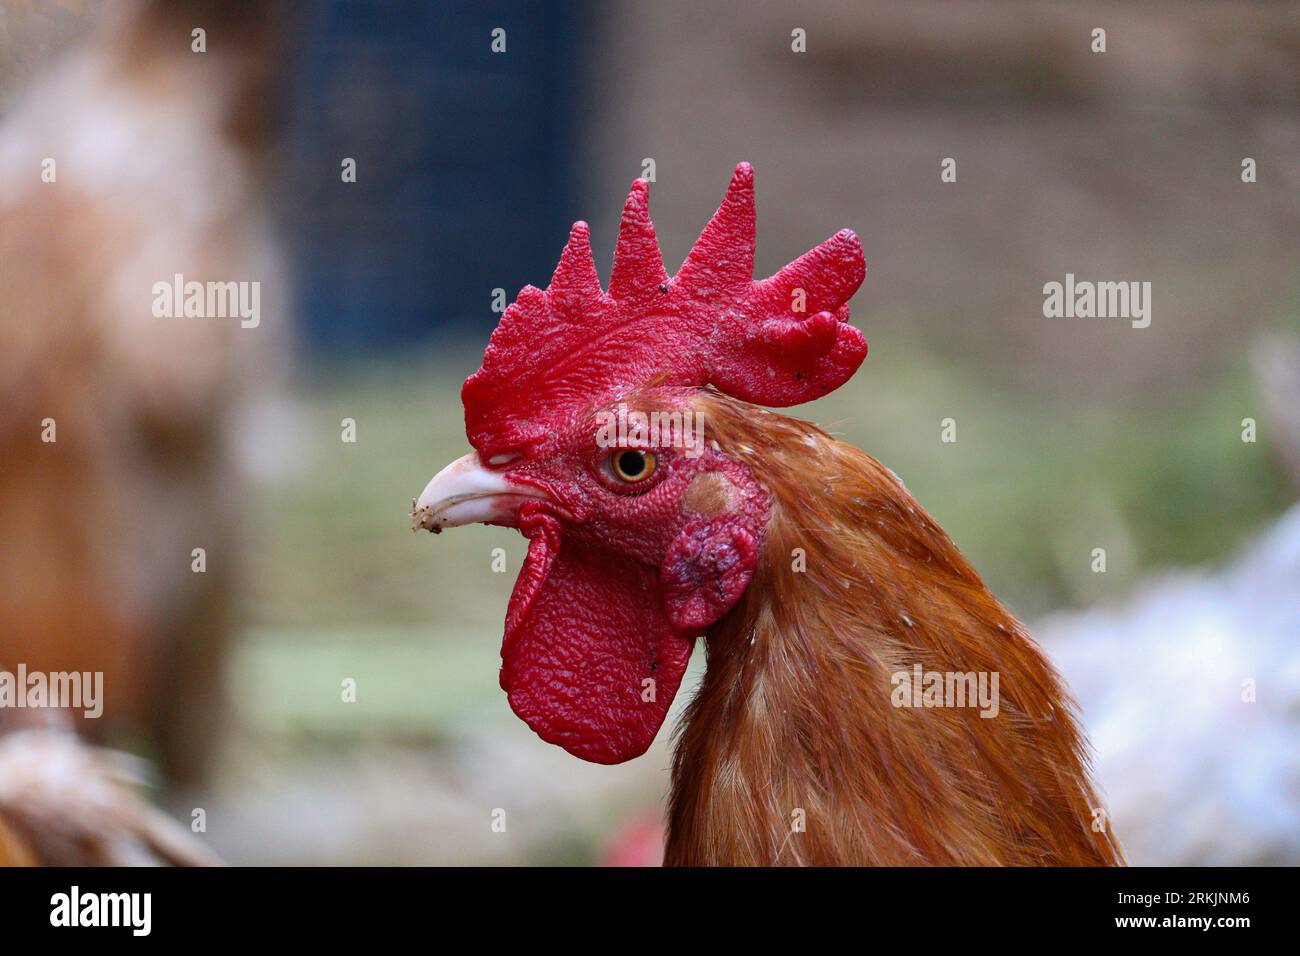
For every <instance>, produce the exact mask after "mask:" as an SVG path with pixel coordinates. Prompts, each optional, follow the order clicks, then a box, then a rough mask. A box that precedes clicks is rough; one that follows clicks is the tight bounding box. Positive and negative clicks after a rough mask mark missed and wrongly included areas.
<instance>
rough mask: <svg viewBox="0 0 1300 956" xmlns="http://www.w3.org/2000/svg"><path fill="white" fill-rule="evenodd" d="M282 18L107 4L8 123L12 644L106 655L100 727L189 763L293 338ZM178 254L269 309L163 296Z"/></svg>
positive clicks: (6, 616) (201, 763) (194, 1)
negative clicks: (278, 93)
mask: <svg viewBox="0 0 1300 956" xmlns="http://www.w3.org/2000/svg"><path fill="white" fill-rule="evenodd" d="M274 26H275V20H274V18H272V17H270V16H268V13H267V11H266V10H264V9H261V8H258V7H254V6H252V5H248V4H224V5H223V4H220V3H217V2H215V0H183V2H161V0H153V2H130V3H113V4H108V5H106V7H105V9H104V10H103V13H102V16H101V17H100V18H99V22H98V23H97V24H96V27H95V29H93V30H92V31H91V32H90V33H89V34H88V35H87V37H86V38H85V39H84V41H83V42H81V43H80V44H78V45H77V46H75V47H74V48H72V49H71V50H69V51H68V53H67V54H66V55H65V56H64V57H62V58H61V59H60V60H59V61H58V62H57V63H54V64H52V65H51V66H50V68H49V69H47V70H46V71H45V72H44V73H42V74H41V75H39V76H36V77H35V78H33V80H32V81H31V83H30V85H28V86H27V87H26V88H25V89H24V90H23V93H22V95H21V96H20V97H18V99H17V101H16V103H15V105H14V106H13V109H12V110H10V111H8V112H7V113H6V114H5V116H4V121H3V123H0V290H3V294H2V295H0V462H2V464H0V525H3V527H4V529H5V532H4V534H5V540H4V546H3V548H0V659H3V660H5V661H6V662H8V663H9V664H11V665H13V666H16V665H18V664H23V665H25V666H26V667H27V668H28V669H29V670H32V671H42V672H82V673H85V672H91V673H102V674H103V683H104V686H105V688H106V695H105V696H106V703H105V710H104V714H103V716H102V718H101V719H99V720H95V721H84V722H82V723H81V726H80V728H79V729H80V731H81V732H82V733H83V734H87V735H90V736H92V737H94V738H96V739H100V740H105V739H110V738H112V737H114V736H118V737H119V739H120V738H121V737H122V736H124V735H129V736H130V737H131V738H132V739H133V740H136V741H145V742H147V743H148V744H149V745H151V749H152V750H153V752H154V753H156V754H157V756H158V757H159V761H160V763H161V765H162V766H163V768H164V770H165V772H166V774H167V775H168V777H169V778H171V779H173V780H190V781H192V780H194V779H196V778H197V777H199V776H200V775H201V774H202V772H203V770H204V769H205V767H206V765H207V762H208V756H209V755H210V754H211V753H212V743H213V741H214V739H215V725H216V723H217V717H218V715H219V714H220V712H221V707H220V683H219V681H220V677H221V672H222V665H223V661H224V649H225V646H226V641H227V637H228V634H229V631H230V628H231V624H232V619H231V612H232V610H234V608H235V603H234V591H235V580H236V575H237V569H238V568H239V566H240V562H239V560H238V559H239V557H240V553H241V552H240V550H239V537H238V534H237V529H238V526H239V522H238V513H239V510H240V507H241V498H242V494H241V492H242V486H241V478H242V471H241V468H240V465H239V460H238V456H237V454H236V446H237V438H238V422H239V421H240V417H241V415H242V414H244V409H245V408H246V407H247V404H246V403H248V402H249V401H250V399H255V397H256V396H257V395H258V394H259V393H260V389H259V383H260V382H264V381H266V379H267V378H270V377H272V376H271V374H269V373H270V372H272V371H273V370H274V369H275V368H276V366H277V361H278V360H277V356H278V354H279V352H280V343H281V342H282V340H283V337H284V330H283V328H282V323H280V322H278V321H276V320H275V319H274V318H272V313H278V311H279V309H278V303H277V302H276V297H277V296H278V294H279V283H278V276H279V273H280V266H279V253H278V245H277V243H276V242H275V241H274V239H273V237H272V233H271V231H270V227H269V223H268V221H267V218H266V216H265V214H264V210H263V205H262V203H261V202H260V201H259V199H260V193H259V191H258V184H259V182H260V169H261V165H262V162H263V157H264V153H265V147H266V145H267V137H266V132H267V130H266V124H265V115H264V111H265V108H266V106H267V101H266V100H265V96H266V93H267V90H266V88H265V80H266V71H267V69H268V67H269V66H270V64H271V63H272V54H273V50H274V45H273V43H272V40H273V38H274V35H275V33H274ZM198 28H203V29H205V30H206V31H207V35H208V36H207V42H208V44H209V45H210V50H207V51H204V52H195V50H194V44H195V42H196V41H195V40H194V38H193V37H192V31H194V30H196V29H198ZM177 274H182V275H184V276H185V278H186V279H188V280H195V281H199V282H208V281H211V282H227V281H232V280H250V281H254V282H260V283H262V285H263V286H264V287H265V288H264V295H263V296H262V311H263V312H264V313H266V315H264V316H260V317H259V323H258V327H255V328H254V327H245V323H243V321H242V320H241V319H240V318H239V317H234V318H230V317H212V316H207V317H198V316H188V315H181V314H178V313H174V314H172V315H158V314H156V312H155V311H154V309H153V304H154V302H155V294H156V293H155V291H154V285H155V283H158V282H163V283H165V284H168V285H170V283H171V282H172V281H173V277H174V276H176V275H177ZM196 548H202V549H203V554H202V565H198V564H196V561H197V558H196V556H195V553H194V549H196Z"/></svg>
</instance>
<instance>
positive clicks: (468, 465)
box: [411, 452, 546, 534]
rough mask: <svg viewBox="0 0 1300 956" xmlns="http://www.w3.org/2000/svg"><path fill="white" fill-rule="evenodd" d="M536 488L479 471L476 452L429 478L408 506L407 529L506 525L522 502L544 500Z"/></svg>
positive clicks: (434, 531) (498, 473) (493, 473)
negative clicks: (408, 526) (481, 524)
mask: <svg viewBox="0 0 1300 956" xmlns="http://www.w3.org/2000/svg"><path fill="white" fill-rule="evenodd" d="M545 497H546V495H545V494H543V493H542V492H540V491H538V490H537V489H536V488H529V487H527V486H526V485H518V484H515V483H514V482H511V481H507V480H506V477H505V476H504V475H502V474H501V473H500V472H496V471H491V470H489V469H487V468H484V467H483V463H482V462H481V461H479V457H478V453H477V452H470V453H469V454H468V455H466V456H464V457H463V458H457V459H456V460H455V461H453V462H452V463H451V464H450V465H448V466H447V467H446V468H444V469H443V470H442V471H440V472H438V473H437V474H436V475H434V476H433V480H432V481H430V482H429V483H428V484H427V485H425V487H424V491H423V492H421V494H420V497H419V498H417V499H416V500H415V501H413V502H412V503H411V504H412V506H413V510H412V512H411V528H412V530H419V529H423V530H425V531H432V532H433V533H434V534H437V533H438V532H440V531H442V529H443V528H454V527H457V526H458V525H463V524H474V523H475V522H483V523H493V522H496V523H501V522H505V521H509V520H510V519H511V518H512V517H513V516H514V515H515V514H516V513H517V511H518V507H519V503H520V501H521V500H522V499H525V498H545Z"/></svg>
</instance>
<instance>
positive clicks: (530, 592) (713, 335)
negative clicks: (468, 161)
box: [415, 164, 1121, 865]
mask: <svg viewBox="0 0 1300 956" xmlns="http://www.w3.org/2000/svg"><path fill="white" fill-rule="evenodd" d="M647 195H648V184H647V183H645V182H643V181H638V182H637V183H635V184H633V187H632V192H631V195H630V196H629V198H628V201H627V205H626V207H625V210H624V214H623V222H622V227H621V230H620V234H619V239H618V244H617V248H616V251H615V259H614V268H613V273H612V276H611V280H610V287H609V290H608V292H606V291H604V290H602V289H601V287H600V285H599V282H598V280H597V278H596V270H595V266H594V263H593V262H592V257H591V251H590V248H589V244H588V238H587V236H588V231H587V227H586V225H585V224H584V223H578V224H577V225H575V226H574V229H573V233H572V236H571V238H570V240H569V244H568V246H567V248H566V249H565V251H564V254H563V256H562V258H561V260H560V264H559V267H558V268H557V269H556V273H555V276H554V278H553V279H552V282H551V284H550V286H549V288H548V289H546V290H545V291H542V290H538V289H534V288H531V287H526V288H525V289H523V290H522V291H521V292H520V294H519V297H518V300H517V301H516V302H515V303H514V305H512V306H511V308H510V309H508V310H507V311H506V313H505V315H504V316H503V317H502V320H501V323H500V325H499V327H498V328H497V330H496V331H495V332H494V334H493V336H492V340H491V343H490V344H489V345H488V348H487V351H486V353H485V355H484V360H483V367H482V368H481V369H480V370H479V371H478V372H477V373H475V374H474V375H473V376H471V377H470V378H469V380H468V381H466V383H465V387H464V390H463V393H462V397H463V399H464V403H465V412H466V430H467V434H468V437H469V441H470V444H471V445H472V446H473V448H474V451H473V452H471V453H470V454H469V455H467V456H465V457H464V458H462V459H460V460H459V461H457V462H454V463H453V464H451V465H449V466H448V467H447V468H445V469H444V470H443V471H442V472H441V473H439V474H438V475H437V476H436V477H435V478H434V479H433V480H432V481H431V482H430V483H429V485H428V487H427V488H426V489H425V490H424V493H423V494H422V495H421V496H420V497H419V499H418V501H417V502H416V509H415V521H416V524H417V526H419V527H422V528H426V529H428V530H430V531H439V530H441V529H442V528H444V527H447V526H451V525H459V524H465V523H468V522H472V521H483V522H488V523H493V524H501V525H506V526H511V527H516V528H518V529H519V530H520V531H521V532H522V533H523V534H524V535H525V536H526V537H527V538H528V539H529V549H528V556H527V559H526V562H525V565H524V568H523V570H522V571H521V573H520V575H519V581H518V583H517V584H516V586H515V591H514V594H513V596H512V598H511V602H510V607H509V610H508V612H507V618H506V630H505V640H504V643H503V645H502V652H501V653H502V670H501V685H502V687H503V688H504V689H505V690H506V692H507V694H508V697H509V701H510V705H511V707H512V708H513V709H514V711H515V712H516V713H517V714H518V715H519V716H520V717H522V718H523V719H524V720H525V721H526V722H527V723H528V724H529V726H530V727H532V728H533V730H534V731H536V732H537V734H538V735H539V736H541V737H542V738H543V739H544V740H547V741H549V742H552V743H556V744H559V745H560V746H562V747H564V748H565V749H567V750H569V751H570V752H571V753H573V754H575V755H577V756H579V757H582V758H584V759H587V760H592V761H596V762H600V763H617V762H620V761H623V760H627V759H630V758H632V757H635V756H637V755H639V754H641V753H643V752H644V751H645V750H646V748H647V747H648V746H649V745H650V743H651V741H652V740H653V739H654V737H655V735H656V733H657V732H658V731H659V729H660V726H661V724H662V723H663V720H664V718H665V716H666V714H667V710H668V705H669V704H670V703H671V701H672V699H673V696H674V694H675V693H676V691H677V688H678V685H679V684H680V682H681V679H682V675H683V673H684V671H685V669H686V664H687V661H688V659H689V657H690V654H691V650H692V647H693V645H694V643H695V640H696V638H697V637H703V639H704V641H705V647H706V650H707V661H708V669H707V673H706V675H705V677H704V680H703V683H702V685H701V687H700V688H699V691H698V692H697V693H696V695H695V698H694V700H693V702H692V703H691V705H690V708H689V711H688V713H687V716H686V719H685V724H684V728H683V729H682V731H681V738H680V743H679V745H678V748H677V752H676V757H675V760H674V765H673V778H672V780H673V782H672V796H671V801H670V808H669V828H668V838H667V854H666V862H668V863H670V864H681V865H751V864H757V865H766V864H814V865H823V864H898V865H909V864H940V865H1095V864H1115V863H1119V862H1121V854H1120V851H1119V849H1118V846H1117V844H1116V842H1115V840H1114V838H1113V837H1112V835H1111V833H1110V832H1109V827H1108V825H1107V821H1106V816H1105V812H1104V810H1103V808H1102V805H1101V802H1100V800H1099V799H1098V797H1097V795H1096V793H1095V792H1094V790H1093V787H1092V785H1091V783H1090V782H1089V776H1088V756H1087V746H1086V743H1085V741H1084V740H1083V738H1082V736H1081V734H1080V732H1079V728H1078V725H1077V721H1076V718H1075V715H1074V712H1073V706H1072V703H1071V701H1070V698H1069V696H1068V694H1067V693H1066V690H1065V688H1064V687H1063V686H1062V683H1061V680H1060V678H1059V677H1058V676H1057V675H1056V673H1055V671H1054V670H1053V669H1052V667H1051V665H1050V664H1049V663H1048V662H1047V660H1046V659H1045V658H1044V656H1043V654H1042V652H1041V651H1040V650H1039V649H1038V647H1037V646H1036V645H1035V644H1034V643H1033V641H1032V640H1031V639H1030V637H1029V635H1028V634H1027V633H1026V632H1025V630H1024V628H1023V627H1022V626H1021V625H1020V623H1019V622H1017V621H1016V620H1015V618H1014V617H1012V615H1011V614H1010V613H1009V612H1008V611H1007V610H1006V608H1004V607H1003V606H1002V605H1001V604H1000V603H999V602H998V601H997V599H996V598H995V597H994V596H993V595H992V594H991V593H989V591H988V589H987V588H985V586H984V585H983V583H982V582H981V581H980V578H979V576H978V575H977V574H976V573H975V571H974V570H973V569H972V568H971V566H970V565H969V564H968V563H967V562H966V560H965V559H964V558H963V557H962V556H961V554H960V553H959V552H958V550H957V548H956V546H955V545H954V544H953V543H952V541H951V540H950V539H949V538H948V536H947V535H945V534H944V532H943V531H942V530H941V529H940V528H939V527H938V526H937V525H936V524H935V523H934V521H933V520H932V519H931V518H930V516H929V515H927V514H926V513H925V511H924V510H923V509H922V508H921V507H920V506H919V505H918V504H917V503H916V501H915V500H914V499H913V498H912V497H911V495H910V494H908V492H907V490H906V489H905V488H904V487H903V485H902V483H901V482H900V481H899V480H898V478H897V477H896V476H895V475H894V474H893V473H892V472H890V471H889V470H888V469H887V468H885V467H884V466H882V465H881V464H880V463H879V462H877V461H875V460H874V459H873V458H871V457H870V456H868V455H866V454H864V453H863V452H861V451H858V450H857V449H855V448H852V447H850V446H849V445H846V444H844V443H843V442H840V441H837V440H836V439H834V438H832V437H831V436H830V435H828V434H826V433H825V432H823V431H821V430H820V429H818V428H817V427H815V426H813V425H810V424H807V423H805V422H801V421H797V420H795V419H792V418H787V417H785V416H782V415H778V414H775V413H773V412H770V411H767V410H766V409H764V408H762V407H760V406H761V405H769V406H787V405H793V404H797V403H799V402H803V401H808V400H811V399H814V398H817V397H819V396H821V395H824V394H826V393H827V392H829V391H831V390H832V389H834V388H837V387H839V386H840V385H841V384H843V383H844V382H845V381H846V380H847V379H848V378H849V377H850V376H851V375H852V374H853V372H854V371H856V369H857V368H858V366H859V365H860V364H861V363H862V361H863V359H864V358H865V356H866V351H867V349H866V342H865V340H864V339H863V338H862V335H861V333H860V332H859V331H858V330H857V329H856V328H854V327H853V326H851V325H850V324H849V323H848V306H847V302H848V300H849V297H850V296H852V294H853V293H854V292H855V291H856V290H857V288H858V286H859V285H860V284H861V282H862V280H863V277H864V276H865V263H864V260H863V254H862V247H861V244H860V242H859V241H858V238H857V237H856V236H855V235H854V234H853V233H852V232H849V231H847V230H845V231H843V232H840V233H838V234H837V235H835V236H834V237H832V238H831V239H829V240H827V241H826V242H824V243H822V244H821V245H820V246H818V247H817V248H815V249H813V250H812V251H811V252H809V253H807V254H806V255H804V256H802V257H801V258H799V259H797V260H796V261H795V262H793V263H791V264H790V265H788V266H786V267H785V268H784V269H782V270H781V271H780V272H778V273H777V274H776V275H774V276H772V277H771V278H768V279H764V280H761V281H755V280H754V279H753V261H754V260H753V253H754V242H755V219H754V193H753V172H752V170H751V169H750V167H749V166H748V165H747V164H742V165H741V166H739V167H738V168H737V170H736V173H735V176H734V177H733V179H732V182H731V187H730V189H729V190H728V193H727V197H726V199H725V200H724V201H723V203H722V206H721V207H720V208H719V210H718V212H717V213H716V214H715V216H714V217H713V219H712V220H711V221H710V223H709V224H708V226H707V227H706V228H705V229H704V231H703V233H702V234H701V236H700V238H699V240H698V241H697V242H696V244H695V246H694V247H693V249H692V250H691V252H690V254H689V255H688V257H687V259H686V261H685V262H684V263H683V265H682V267H681V269H680V270H679V271H678V273H677V275H676V276H674V277H672V278H669V277H668V275H667V273H666V271H665V270H664V267H663V262H662V259H661V256H660V253H659V248H658V243H657V240H656V237H655V234H654V228H653V225H652V224H651V222H650V218H649V214H648V208H647Z"/></svg>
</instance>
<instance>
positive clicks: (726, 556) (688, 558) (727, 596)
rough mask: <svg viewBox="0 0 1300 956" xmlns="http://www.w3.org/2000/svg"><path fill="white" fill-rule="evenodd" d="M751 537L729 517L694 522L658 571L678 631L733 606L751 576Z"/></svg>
mask: <svg viewBox="0 0 1300 956" xmlns="http://www.w3.org/2000/svg"><path fill="white" fill-rule="evenodd" d="M757 556H758V548H757V546H756V545H755V544H754V536H753V535H752V534H750V533H749V531H748V530H746V529H745V528H742V527H738V526H737V525H736V524H735V523H734V521H733V520H731V519H730V518H726V519H717V518H715V519H713V520H711V521H705V520H699V521H693V522H691V523H690V524H688V525H687V526H686V527H685V528H683V529H682V531H681V533H680V534H679V535H678V536H677V537H676V538H675V539H674V540H673V543H672V544H671V545H669V546H668V553H667V555H665V556H664V560H663V564H662V565H661V566H660V570H659V582H660V584H661V585H662V586H663V599H664V608H665V610H666V611H667V612H668V620H669V621H670V622H671V623H672V625H673V627H675V628H677V629H678V630H679V631H698V630H700V629H701V628H705V627H708V626H709V625H710V624H712V623H714V622H715V621H717V620H718V619H719V618H721V617H722V615H724V614H726V613H727V612H728V611H729V610H731V607H732V605H734V604H735V603H736V602H737V601H738V600H740V596H741V595H742V594H744V593H745V587H746V586H747V585H748V584H749V581H750V578H752V577H753V576H754V565H755V563H756V561H757Z"/></svg>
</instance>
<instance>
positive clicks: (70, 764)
mask: <svg viewBox="0 0 1300 956" xmlns="http://www.w3.org/2000/svg"><path fill="white" fill-rule="evenodd" d="M142 767H143V765H142V764H141V763H140V762H139V761H138V760H135V759H134V758H132V757H130V756H128V755H127V754H123V753H118V752H116V751H112V750H104V749H100V748H93V747H89V746H87V745H85V744H83V743H82V742H81V741H79V740H78V739H77V736H76V734H74V733H72V732H71V731H70V730H69V729H68V728H67V727H65V726H63V725H62V724H61V723H60V722H59V721H58V720H39V719H38V720H36V721H34V722H32V723H29V724H28V725H26V726H23V727H21V728H17V729H12V730H10V732H8V733H5V734H4V735H3V736H0V866H38V865H39V866H149V865H160V864H170V865H175V866H208V865H212V864H215V863H217V862H219V861H218V860H217V858H216V857H215V856H214V855H213V854H212V853H211V852H210V851H209V850H208V849H207V848H206V847H205V846H204V845H203V844H202V843H200V842H199V841H198V839H197V838H196V837H194V836H193V835H192V834H190V833H189V832H188V831H187V830H185V829H184V828H183V827H181V826H180V825H179V824H178V823H176V822H175V821H174V820H172V819H171V818H170V817H167V816H166V815H164V814H163V813H162V812H161V811H159V810H157V809H155V808H154V807H152V806H150V805H149V804H148V803H147V802H146V801H145V800H144V799H143V798H142V797H141V796H140V795H139V793H138V792H137V791H138V789H139V787H140V786H141V785H142V783H143V779H142V778H143V774H142Z"/></svg>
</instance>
